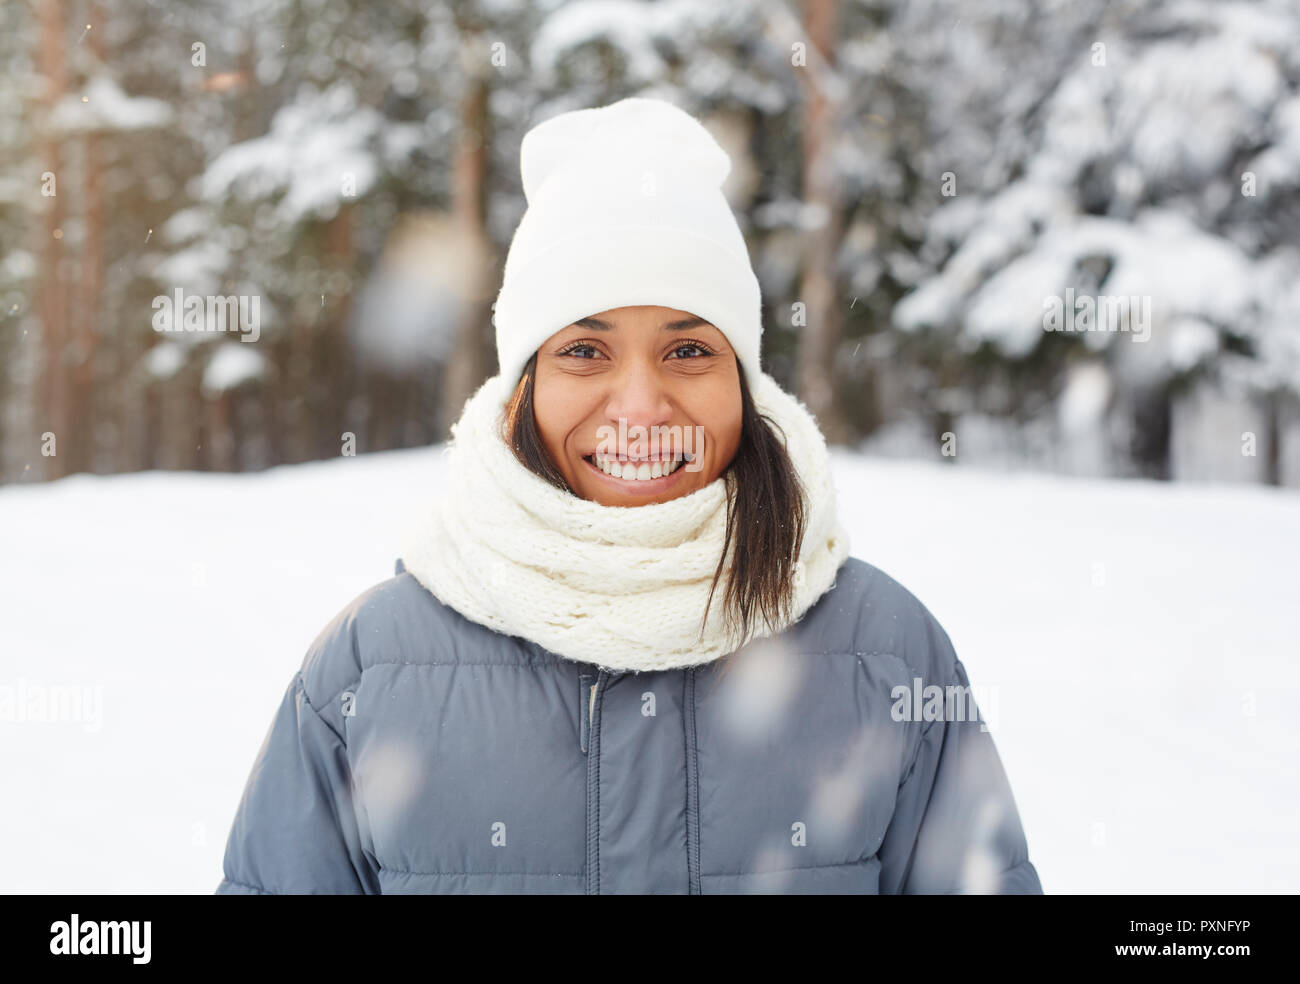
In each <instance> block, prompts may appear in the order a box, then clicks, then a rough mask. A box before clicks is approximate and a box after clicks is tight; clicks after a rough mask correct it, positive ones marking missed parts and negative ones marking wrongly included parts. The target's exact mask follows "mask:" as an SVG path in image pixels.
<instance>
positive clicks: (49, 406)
mask: <svg viewBox="0 0 1300 984" xmlns="http://www.w3.org/2000/svg"><path fill="white" fill-rule="evenodd" d="M63 34H64V31H63V4H62V2H61V0H46V2H45V3H42V4H41V5H40V41H39V44H40V49H39V51H38V52H37V58H36V61H37V64H38V65H39V66H40V73H41V75H42V76H43V77H44V79H45V93H44V99H43V100H42V104H43V105H42V111H41V112H39V113H38V116H39V117H40V118H42V120H43V123H44V125H43V126H42V127H41V129H42V130H43V131H44V135H43V138H42V139H41V141H40V156H41V163H42V165H43V167H42V170H43V171H49V172H51V173H52V174H53V175H54V178H55V188H54V190H55V194H54V195H53V196H51V197H49V198H47V199H46V205H47V207H46V210H45V222H44V225H43V228H42V230H41V231H42V241H41V243H40V244H39V247H38V248H37V250H36V253H37V256H39V257H40V269H39V273H38V274H37V283H38V284H39V286H38V287H37V300H36V304H37V308H38V310H39V311H40V320H41V356H42V360H41V380H40V396H39V410H38V412H37V421H36V423H37V427H36V430H37V435H38V436H39V435H41V434H44V433H46V432H51V433H53V434H54V436H55V454H54V455H52V456H48V457H46V458H44V463H45V477H46V478H49V479H53V478H60V477H62V476H63V475H66V474H68V469H67V467H66V465H67V460H68V459H67V456H66V455H67V450H66V449H68V448H69V447H70V444H71V440H72V438H71V435H70V434H69V433H68V424H69V417H68V387H67V376H66V374H65V372H64V365H63V350H64V345H65V342H66V339H67V334H68V323H67V319H68V305H67V297H66V295H65V293H64V291H63V284H62V276H63V271H62V261H63V258H64V249H63V241H62V236H63V216H64V210H63V199H62V197H61V196H60V195H59V193H58V192H59V184H60V182H62V180H63V178H64V175H63V174H62V173H60V172H61V171H62V166H61V165H62V146H61V145H60V142H59V139H58V137H57V136H55V135H54V134H53V132H52V131H51V130H50V128H49V118H50V113H51V111H52V110H53V108H54V104H55V103H57V102H58V100H59V97H60V96H62V95H63V92H64V89H65V88H66V86H67V80H66V77H65V71H64V62H63V47H64V37H63ZM65 188H66V185H65Z"/></svg>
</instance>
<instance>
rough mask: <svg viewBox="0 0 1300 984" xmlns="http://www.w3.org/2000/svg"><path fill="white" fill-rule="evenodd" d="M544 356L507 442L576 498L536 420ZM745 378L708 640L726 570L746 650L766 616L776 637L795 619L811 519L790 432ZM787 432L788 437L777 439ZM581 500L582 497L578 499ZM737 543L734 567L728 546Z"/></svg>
mask: <svg viewBox="0 0 1300 984" xmlns="http://www.w3.org/2000/svg"><path fill="white" fill-rule="evenodd" d="M536 368H537V353H535V352H534V353H533V356H532V358H530V359H529V360H528V364H527V365H526V366H525V367H524V371H523V375H522V376H520V378H519V383H518V385H516V386H515V390H514V393H513V394H511V397H510V400H509V401H508V402H507V404H506V410H505V436H506V439H507V441H508V443H509V444H510V447H511V449H512V450H513V451H514V453H515V457H516V458H518V459H519V461H520V462H521V463H522V464H523V465H524V467H525V468H528V469H529V470H530V471H532V472H534V473H536V474H537V475H540V476H541V477H542V478H544V479H546V481H548V482H550V483H551V484H552V485H554V486H556V487H557V488H561V489H564V490H565V491H567V492H571V493H572V492H573V489H571V488H569V485H568V483H567V482H566V481H565V480H564V477H563V476H562V475H561V474H560V471H559V469H558V468H557V467H556V466H555V463H554V462H553V461H552V460H551V458H550V455H548V454H547V452H546V446H545V444H543V443H542V436H541V434H540V432H539V431H538V429H537V418H536V417H535V416H534V415H533V378H534V375H535V372H536ZM736 370H737V372H739V374H740V394H741V395H740V399H741V428H740V445H739V446H738V447H737V448H736V455H735V457H734V458H732V460H731V463H730V464H729V465H728V466H727V468H726V469H725V471H724V472H723V477H724V479H725V481H726V487H727V532H726V537H725V539H724V540H723V543H722V556H721V557H719V558H718V566H717V569H716V570H715V571H714V572H713V583H712V585H711V586H710V588H709V600H708V603H707V604H706V605H705V606H704V612H703V613H702V615H701V618H700V635H701V637H703V634H704V626H705V624H706V622H707V619H708V614H709V608H710V607H711V606H712V604H713V595H714V592H715V591H716V590H717V587H718V581H719V580H720V579H721V577H722V575H723V572H724V571H726V572H727V586H726V589H725V591H724V593H723V605H724V606H725V616H724V617H725V618H726V622H727V625H728V626H729V628H730V629H731V630H732V631H736V630H737V629H738V630H739V635H738V638H739V639H740V640H741V644H742V645H743V644H744V642H746V641H748V640H749V637H750V635H751V633H752V632H753V631H754V630H755V629H756V628H757V622H758V620H759V619H760V618H761V619H763V621H765V622H766V623H767V625H768V627H769V628H770V629H772V630H773V632H775V630H776V627H777V626H778V625H780V624H784V622H785V621H786V620H787V619H788V618H789V615H790V610H791V605H792V604H793V600H794V583H793V580H792V576H793V573H794V564H795V561H796V560H797V559H798V557H799V551H800V549H801V547H802V545H803V536H804V529H805V524H806V521H807V514H806V506H805V503H804V490H803V488H802V486H801V484H800V482H799V476H798V474H797V473H796V472H795V468H794V463H793V462H792V461H791V460H790V454H789V452H788V451H787V450H786V446H785V434H784V432H782V431H781V429H780V427H779V426H777V424H776V422H775V421H774V420H772V418H770V417H768V416H766V415H765V414H762V413H759V411H758V407H757V406H755V404H754V401H753V398H752V397H751V396H750V393H749V386H748V385H747V384H746V382H745V370H744V369H743V368H742V367H741V365H740V363H737V364H736ZM778 434H780V437H778V436H777V435H778ZM574 494H576V493H574ZM733 544H734V550H733V551H732V558H731V565H730V569H729V570H728V568H727V551H728V547H731V546H732V545H733Z"/></svg>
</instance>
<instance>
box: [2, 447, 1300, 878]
mask: <svg viewBox="0 0 1300 984" xmlns="http://www.w3.org/2000/svg"><path fill="white" fill-rule="evenodd" d="M835 463H836V474H837V478H838V482H839V486H840V495H841V506H842V509H843V511H844V514H845V517H846V522H847V524H848V526H849V529H850V533H851V535H852V539H853V553H854V555H856V556H858V557H861V558H863V559H864V560H867V561H870V562H871V563H873V564H875V565H877V566H878V567H881V568H882V569H884V570H885V571H886V572H887V573H889V574H891V575H892V576H894V577H895V578H897V579H898V580H899V581H901V582H902V583H903V584H904V585H906V586H907V587H909V588H910V589H911V590H912V591H913V592H914V593H915V594H916V595H917V596H918V597H919V598H920V599H921V600H922V601H923V602H925V603H926V605H927V606H928V607H929V608H930V609H931V611H933V612H934V613H935V615H937V616H938V618H939V620H940V621H941V622H942V623H943V625H944V626H945V628H946V629H947V630H948V633H949V635H950V636H951V637H952V639H953V642H954V644H955V646H956V648H957V652H958V655H959V656H960V657H961V658H962V661H963V662H964V663H965V665H966V668H967V670H968V671H969V673H970V676H971V682H972V683H973V684H974V685H975V687H976V688H977V692H978V691H979V689H980V688H984V689H986V690H991V691H992V692H993V693H994V695H995V698H996V704H995V706H992V707H990V708H988V710H989V716H990V718H991V719H992V722H991V723H992V724H993V728H992V731H993V735H994V739H995V740H996V742H997V745H998V748H999V750H1000V752H1001V755H1002V760H1003V763H1004V765H1005V766H1006V769H1007V772H1008V775H1009V776H1010V779H1011V784H1012V789H1013V790H1014V792H1015V795H1016V800H1017V803H1018V805H1019V808H1020V812H1021V817H1022V819H1023V821H1024V825H1025V829H1026V833H1027V835H1028V839H1029V849H1030V857H1031V858H1032V860H1033V861H1034V862H1035V864H1036V865H1037V867H1038V870H1039V872H1040V874H1041V876H1042V880H1043V885H1044V888H1045V890H1046V891H1047V892H1049V893H1059V892H1086V893H1091V892H1115V893H1141V892H1172V893H1183V892H1211V893H1219V892H1224V893H1227V892H1296V891H1300V838H1297V837H1296V830H1297V828H1298V827H1300V815H1298V814H1300V810H1298V809H1297V804H1300V782H1297V765H1296V759H1297V752H1300V716H1298V715H1297V714H1296V709H1297V707H1300V646H1298V645H1297V633H1298V630H1300V614H1298V613H1300V606H1297V604H1296V595H1297V591H1298V589H1300V550H1298V549H1297V548H1298V547H1300V496H1297V495H1296V494H1295V493H1294V492H1285V491H1279V490H1274V489H1266V488H1258V487H1244V486H1187V485H1181V486H1178V485H1163V484H1158V483H1151V482H1139V481H1129V482H1111V481H1082V480H1074V479H1065V478H1055V477H1046V476H1040V475H1008V474H999V473H992V472H980V471H974V470H970V469H967V468H954V467H946V466H944V465H940V464H926V463H907V462H896V461H882V460H873V459H868V458H863V457H860V456H855V455H851V454H848V453H844V452H837V453H836V457H835ZM438 469H439V456H438V455H437V453H436V451H435V450H433V449H422V450H417V451H400V452H390V453H386V454H378V455H367V456H362V457H358V458H344V459H340V460H338V461H332V462H327V463H319V464H310V465H298V466H290V467H283V468H277V469H274V470H272V471H269V472H266V473H263V474H260V475H198V474H189V473H147V474H142V475H130V476H120V477H112V478H99V477H91V476H74V477H72V478H69V479H64V480H62V481H59V482H56V483H53V484H48V485H43V486H35V485H33V486H16V487H8V488H2V489H0V599H2V600H0V615H2V616H3V625H2V627H0V640H2V641H0V776H2V777H3V783H4V786H3V792H4V796H3V806H2V807H0V891H3V892H39V893H45V892H70V893H113V892H123V893H133V892H164V893H186V892H195V893H208V892H211V891H213V890H214V889H215V888H216V885H217V881H218V880H219V879H220V877H221V855H222V851H223V849H224V846H225V839H226V835H227V833H228V831H229V827H230V822H231V819H232V817H233V814H234V810H235V807H236V805H237V803H238V800H239V796H240V793H241V791H242V789H243V785H244V782H245V780H246V779H247V778H248V772H249V768H250V766H251V765H252V762H253V758H254V756H255V754H256V752H257V750H258V747H259V745H260V744H261V741H262V739H263V737H264V735H265V733H266V729H267V727H268V726H269V724H270V721H271V716H272V713H273V712H274V710H275V708H276V706H277V704H278V702H279V700H280V698H281V696H282V694H283V691H284V687H285V685H286V684H287V683H288V680H289V678H290V676H291V675H292V674H293V672H294V670H295V669H296V668H297V666H298V665H299V663H300V662H301V660H302V657H303V654H304V652H305V650H306V647H307V645H308V644H309V643H310V642H311V640H312V639H313V638H314V637H315V635H316V633H317V632H319V631H320V629H321V628H323V627H324V625H325V623H326V622H327V621H328V620H329V619H330V618H331V617H332V616H333V615H334V614H335V613H336V612H337V611H338V609H339V608H341V607H342V606H343V605H344V604H345V603H346V602H348V601H349V600H350V599H351V598H352V597H354V596H355V595H357V594H359V593H360V592H361V591H363V590H365V589H366V588H368V587H369V586H371V585H372V584H374V583H376V582H378V581H380V580H382V579H384V578H385V577H387V576H389V574H390V573H391V572H392V568H393V561H394V558H395V557H396V556H397V554H398V553H399V552H400V550H401V547H402V545H403V541H404V538H405V537H406V535H407V534H408V530H409V529H411V528H412V525H413V523H414V521H415V519H416V517H417V515H418V513H419V512H420V511H421V510H422V509H424V508H426V507H427V505H428V503H429V502H430V500H431V498H432V496H433V495H434V492H435V489H436V487H437V484H438ZM53 685H67V686H69V687H70V688H75V689H77V690H81V689H82V688H87V690H86V692H88V693H89V694H91V695H92V696H93V695H94V694H98V695H100V696H101V697H102V704H100V705H98V706H97V705H96V704H95V703H94V702H93V701H92V702H90V703H88V704H87V705H84V706H82V707H80V708H77V707H70V708H69V709H68V710H67V713H65V714H64V715H63V718H64V719H62V720H21V719H19V720H13V719H12V718H15V717H17V718H22V717H23V716H24V715H25V714H27V713H29V712H24V711H23V710H22V708H23V707H24V706H28V707H30V706H31V705H30V704H27V705H24V703H23V701H22V700H19V702H18V706H17V707H15V706H14V704H12V703H11V704H10V705H9V710H8V711H7V712H5V711H4V706H5V705H4V704H3V697H4V695H5V691H4V690H3V689H2V688H6V687H7V688H9V690H8V695H9V696H10V697H11V698H21V697H23V695H24V694H26V695H28V698H27V699H28V700H30V694H31V693H32V692H33V691H34V690H35V691H37V692H44V693H47V694H48V692H49V691H48V690H45V691H41V690H40V689H39V688H49V687H51V686H53ZM96 688H97V689H96ZM59 716H60V715H58V714H47V717H56V718H57V717H59ZM5 718H8V719H5Z"/></svg>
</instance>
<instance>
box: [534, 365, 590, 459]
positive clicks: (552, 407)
mask: <svg viewBox="0 0 1300 984" xmlns="http://www.w3.org/2000/svg"><path fill="white" fill-rule="evenodd" d="M575 406H576V401H574V400H572V399H566V398H565V393H564V391H563V388H562V387H558V386H556V385H554V383H553V382H550V381H547V380H545V379H544V378H539V379H538V380H537V382H536V384H535V385H534V389H533V417H534V418H535V419H536V421H537V432H538V433H539V434H540V435H541V437H542V443H543V444H545V445H546V451H547V453H548V454H550V456H551V460H552V461H554V462H555V464H556V465H558V466H559V467H560V468H564V467H566V462H565V450H564V442H565V440H566V439H567V438H568V436H569V433H570V432H571V431H572V430H573V428H574V427H575V426H577V424H578V423H579V418H578V416H577V415H575V414H574V412H573V408H574V407H575Z"/></svg>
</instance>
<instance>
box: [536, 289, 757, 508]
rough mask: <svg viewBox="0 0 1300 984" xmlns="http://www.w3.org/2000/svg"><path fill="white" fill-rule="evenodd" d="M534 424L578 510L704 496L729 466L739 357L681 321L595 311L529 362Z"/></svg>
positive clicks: (639, 312)
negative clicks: (580, 503)
mask: <svg viewBox="0 0 1300 984" xmlns="http://www.w3.org/2000/svg"><path fill="white" fill-rule="evenodd" d="M533 415H534V416H535V417H536V419H537V428H538V431H539V432H540V433H541V436H542V441H543V443H544V444H545V445H546V450H547V452H548V453H549V454H550V457H551V460H552V461H553V462H555V465H556V467H557V468H558V469H559V470H560V473H561V474H562V475H563V476H564V478H565V480H566V481H567V482H568V483H569V487H570V488H571V489H573V490H574V491H575V492H576V493H577V494H578V495H580V496H581V497H582V498H584V499H590V500H593V501H595V502H598V503H600V504H601V505H604V506H641V505H647V504H649V503H654V502H666V501H668V500H669V499H675V498H677V497H678V496H682V495H687V494H688V493H690V492H694V491H695V490H696V489H701V488H703V487H704V486H706V485H708V484H709V483H710V482H712V481H714V480H715V479H717V478H718V476H720V475H721V474H722V473H723V471H724V470H726V468H727V466H728V465H729V464H731V459H732V458H733V457H735V454H736V449H737V447H739V445H740V421H741V399H740V373H739V370H738V369H737V365H736V354H735V352H734V351H733V350H732V348H731V345H730V344H728V342H727V339H726V337H725V336H724V335H723V334H722V332H720V331H719V330H718V329H717V328H715V327H713V325H711V324H709V323H708V322H706V321H703V320H701V319H699V318H696V317H695V316H694V315H692V314H691V313H690V312H688V311H679V310H677V309H675V308H667V307H656V306H652V305H637V306H635V307H621V308H614V309H612V310H609V311H601V312H600V313H598V314H593V315H591V316H590V317H587V318H583V319H581V320H579V321H576V322H574V323H573V324H571V325H569V326H568V327H566V328H563V329H561V330H560V331H558V332H556V333H555V334H554V335H552V336H551V337H550V338H549V339H547V340H546V341H545V342H544V343H543V344H542V346H541V347H540V348H539V349H538V350H537V370H536V377H535V379H534V383H533Z"/></svg>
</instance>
